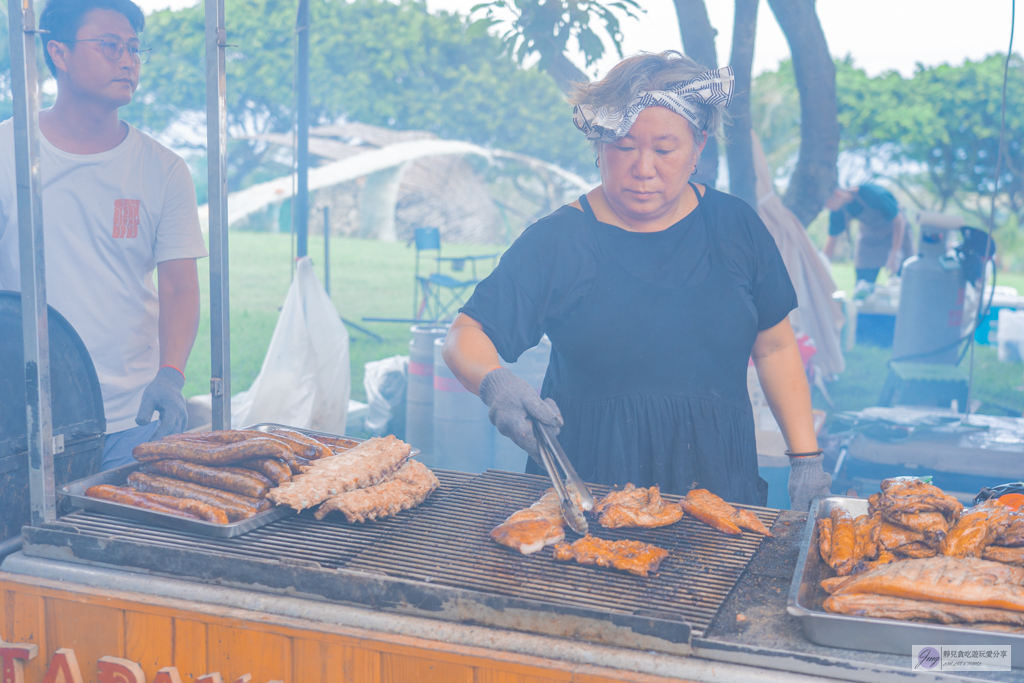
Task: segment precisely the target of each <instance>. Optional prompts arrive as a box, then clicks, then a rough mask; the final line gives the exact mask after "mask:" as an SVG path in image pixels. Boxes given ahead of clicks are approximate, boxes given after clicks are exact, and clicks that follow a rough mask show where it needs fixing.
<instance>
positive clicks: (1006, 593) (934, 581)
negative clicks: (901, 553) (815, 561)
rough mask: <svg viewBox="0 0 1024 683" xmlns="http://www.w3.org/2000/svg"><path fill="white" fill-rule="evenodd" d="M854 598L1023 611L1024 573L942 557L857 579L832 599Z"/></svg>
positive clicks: (891, 567) (895, 565) (883, 568)
mask: <svg viewBox="0 0 1024 683" xmlns="http://www.w3.org/2000/svg"><path fill="white" fill-rule="evenodd" d="M853 593H871V594H874V595H888V596H892V597H895V598H907V599H909V600H925V601H930V602H941V603H945V604H953V605H969V606H973V607H994V608H997V609H1005V610H1013V611H1016V612H1024V568H1018V567H1012V566H1009V565H1005V564H1001V563H999V562H989V561H986V560H979V559H977V558H973V557H968V558H965V559H956V558H952V557H945V556H941V555H940V556H938V557H932V558H928V559H923V560H906V561H903V562H894V563H892V564H886V565H883V566H881V567H876V568H875V569H872V570H870V571H867V572H864V573H863V574H857V575H856V576H853V577H851V578H850V579H849V580H848V581H847V582H846V583H843V584H842V585H841V586H840V587H839V588H838V589H837V590H836V591H835V592H834V593H833V595H848V594H853Z"/></svg>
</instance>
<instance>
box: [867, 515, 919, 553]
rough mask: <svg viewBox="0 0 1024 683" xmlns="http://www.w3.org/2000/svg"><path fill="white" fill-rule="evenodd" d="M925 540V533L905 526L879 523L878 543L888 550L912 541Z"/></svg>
mask: <svg viewBox="0 0 1024 683" xmlns="http://www.w3.org/2000/svg"><path fill="white" fill-rule="evenodd" d="M923 541H924V534H922V533H920V532H918V531H913V530H911V529H907V528H905V527H901V526H896V525H895V524H889V523H888V522H882V523H881V524H879V525H878V544H879V545H880V546H881V547H883V548H885V549H886V550H896V549H898V548H901V547H903V546H905V545H910V544H911V543H919V542H923Z"/></svg>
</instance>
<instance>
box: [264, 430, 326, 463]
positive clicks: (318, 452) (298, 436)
mask: <svg viewBox="0 0 1024 683" xmlns="http://www.w3.org/2000/svg"><path fill="white" fill-rule="evenodd" d="M270 433H271V434H273V435H274V436H280V437H283V438H286V439H291V440H292V441H297V442H298V443H301V444H305V445H306V446H309V447H310V448H313V449H314V454H313V456H312V457H313V459H314V460H319V459H320V458H329V457H331V456H332V455H334V453H332V452H331V449H330V448H328V447H327V446H326V445H324V444H322V443H320V442H319V441H317V440H316V439H314V438H313V437H311V436H307V435H306V434H303V433H302V432H297V431H295V430H294V429H285V428H283V427H280V428H276V429H271V430H270Z"/></svg>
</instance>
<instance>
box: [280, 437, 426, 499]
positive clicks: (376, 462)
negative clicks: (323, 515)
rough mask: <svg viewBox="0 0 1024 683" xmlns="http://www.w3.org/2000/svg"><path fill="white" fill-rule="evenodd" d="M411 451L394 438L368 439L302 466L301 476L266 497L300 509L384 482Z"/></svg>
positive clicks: (407, 446)
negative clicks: (353, 446)
mask: <svg viewBox="0 0 1024 683" xmlns="http://www.w3.org/2000/svg"><path fill="white" fill-rule="evenodd" d="M411 451H412V447H411V446H409V444H407V443H404V442H402V441H399V440H398V439H396V438H395V437H394V436H386V437H383V438H373V439H369V440H367V441H364V442H363V443H362V444H360V445H359V446H357V447H355V448H353V449H351V450H348V451H344V452H343V453H340V454H338V455H332V456H331V457H328V458H321V459H320V460H314V461H312V462H311V463H310V464H309V465H308V466H304V467H302V474H299V475H296V476H295V477H294V478H293V479H292V480H291V481H290V482H284V483H282V484H281V485H279V486H278V487H277V488H275V489H273V490H271V491H270V493H268V494H267V498H269V499H271V500H273V501H274V502H275V503H278V504H280V505H289V506H291V507H293V508H295V509H296V510H304V509H305V508H310V507H313V506H314V505H317V504H319V503H322V502H323V501H325V500H327V499H328V498H334V497H336V496H340V495H341V494H343V493H345V492H347V491H354V490H356V489H360V488H365V487H367V486H374V485H375V484H378V483H380V482H382V481H384V480H385V479H387V478H388V477H389V476H391V474H392V473H393V472H395V471H396V470H397V469H398V468H399V467H401V466H402V465H403V464H405V461H406V460H408V458H409V454H410V453H411Z"/></svg>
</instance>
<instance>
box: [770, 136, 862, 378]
mask: <svg viewBox="0 0 1024 683" xmlns="http://www.w3.org/2000/svg"><path fill="white" fill-rule="evenodd" d="M751 135H752V136H753V143H754V171H755V173H756V174H757V213H758V214H759V215H760V216H761V220H763V221H764V223H765V225H767V226H768V231H769V232H771V234H772V237H774V238H775V243H776V244H777V245H778V247H779V251H780V252H782V260H783V261H784V262H785V264H786V270H788V271H789V278H790V279H791V280H792V281H793V287H795V288H796V297H797V301H798V303H799V306H798V308H797V309H796V310H795V311H793V312H792V313H790V314H789V321H790V323H792V325H793V329H794V330H796V332H797V334H800V333H801V332H802V333H804V334H806V335H807V336H809V337H810V338H811V339H813V340H814V344H815V347H816V348H817V349H818V353H817V354H815V356H814V358H813V360H812V363H813V364H814V365H816V366H818V368H819V369H821V371H822V372H823V373H825V375H826V376H828V375H835V374H839V373H840V372H842V371H843V370H844V369H845V368H846V363H845V362H844V361H843V348H842V344H841V340H840V331H841V330H842V328H843V311H842V308H841V307H840V305H839V304H838V303H837V302H836V301H835V300H834V299H833V298H832V294H833V292H835V291H836V283H835V281H833V280H832V275H831V273H829V271H828V268H827V267H826V266H825V264H824V263H823V262H822V261H821V258H820V257H819V256H818V250H817V249H816V248H815V246H814V244H812V243H811V240H810V238H809V237H808V236H807V231H806V230H805V229H804V226H803V224H802V223H801V222H800V219H798V218H797V217H796V216H795V215H794V214H793V212H792V211H790V210H789V209H787V208H786V206H785V205H784V204H783V203H782V198H781V197H779V196H778V195H777V194H775V187H774V185H772V180H771V178H772V176H771V170H770V169H769V168H768V160H767V159H766V158H765V155H764V149H763V148H762V147H761V141H760V140H758V138H757V135H756V134H754V133H751Z"/></svg>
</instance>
